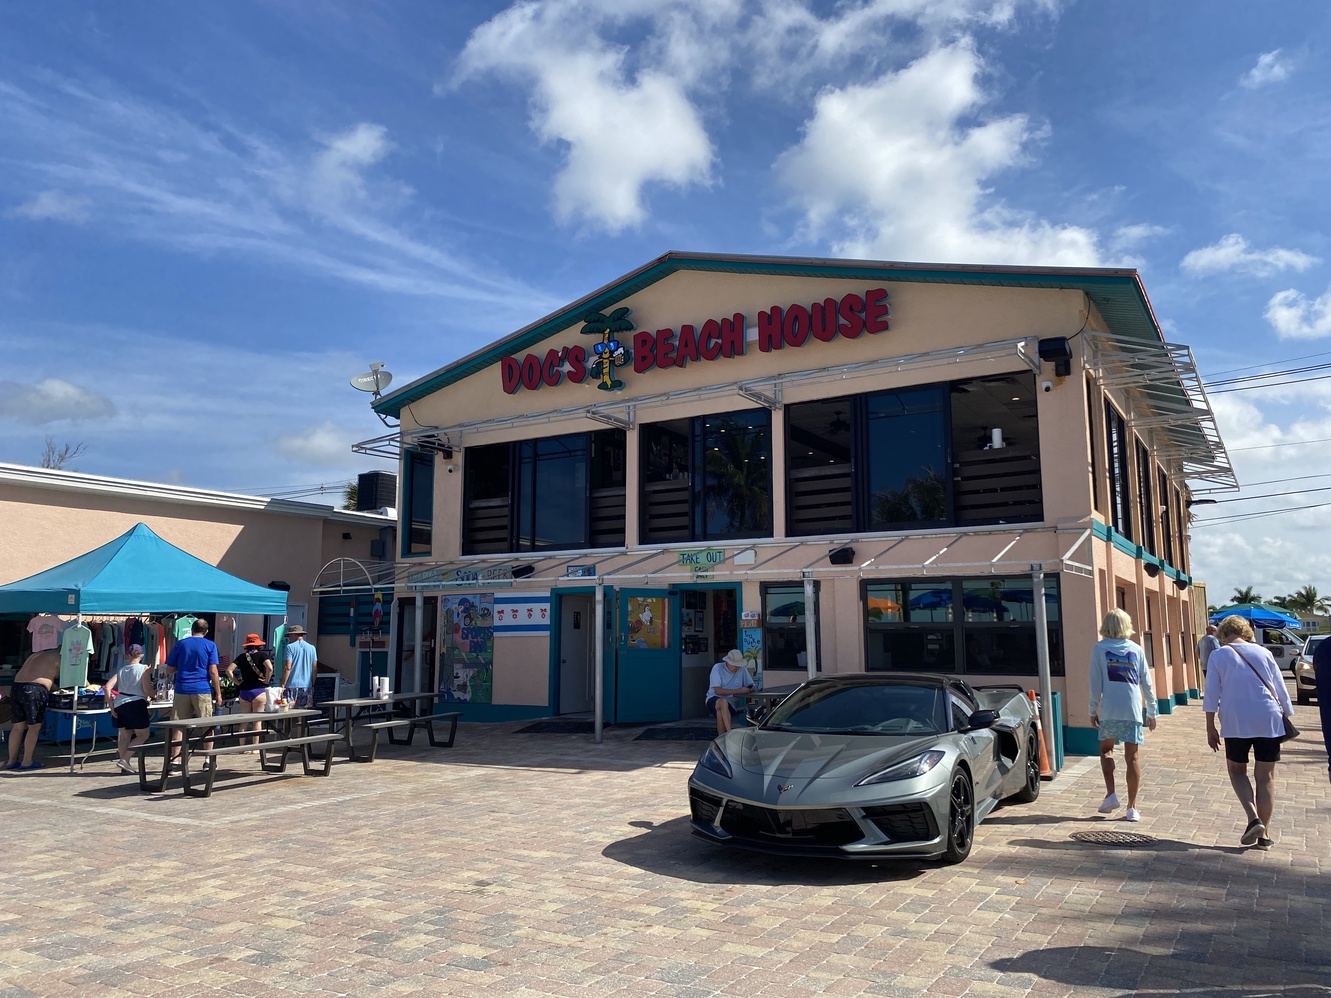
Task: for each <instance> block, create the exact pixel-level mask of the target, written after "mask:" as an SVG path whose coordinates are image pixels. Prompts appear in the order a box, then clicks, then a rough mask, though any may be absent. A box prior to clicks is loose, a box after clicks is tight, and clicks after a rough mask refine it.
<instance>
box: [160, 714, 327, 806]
mask: <svg viewBox="0 0 1331 998" xmlns="http://www.w3.org/2000/svg"><path fill="white" fill-rule="evenodd" d="M319 716H320V712H319V711H317V710H277V711H257V712H254V713H246V714H214V715H213V716H212V717H187V718H180V719H178V720H167V721H158V722H156V724H155V725H154V727H156V728H158V729H159V730H160V731H162V732H163V733H164V737H163V739H162V741H161V742H151V743H149V744H147V745H143V746H136V747H135V751H137V752H138V753H139V789H141V790H145V791H151V792H155V793H162V792H163V791H164V790H166V785H167V780H169V779H170V777H171V751H172V747H171V738H170V735H171V733H172V732H176V731H179V732H180V733H181V739H180V775H181V779H182V781H183V783H184V792H185V793H186V794H187V795H189V796H192V797H207V796H209V795H210V794H211V793H212V784H213V773H214V771H215V770H216V767H217V762H216V756H217V755H218V754H221V753H223V752H244V751H250V750H257V751H258V752H259V753H260V757H259V762H260V766H262V767H263V768H264V769H265V770H267V768H268V766H267V763H266V760H265V758H264V753H266V752H275V751H280V752H281V753H282V756H281V760H280V764H279V768H278V769H277V770H275V771H276V772H283V771H285V769H286V755H287V751H288V750H289V749H290V748H292V747H297V748H300V749H301V753H302V761H303V762H304V764H305V771H306V773H310V772H311V769H310V765H309V745H310V744H312V742H311V741H310V739H311V738H313V739H314V740H316V741H321V742H328V743H329V750H330V752H331V741H332V736H331V735H314V736H309V735H306V734H305V724H306V722H307V721H308V720H309V719H310V718H312V717H319ZM255 721H257V722H259V726H260V729H259V731H258V732H251V731H247V730H245V727H246V726H248V725H249V724H252V723H254V722H255ZM214 732H220V737H221V738H222V739H223V740H228V741H239V740H240V739H244V738H247V737H251V738H254V739H256V741H254V742H249V743H246V744H236V745H232V746H228V747H227V748H225V749H213V750H206V749H203V745H204V743H205V742H207V741H208V740H209V739H211V738H213V737H214ZM274 734H276V735H277V737H276V738H271V737H269V736H270V735H274ZM154 747H162V748H163V749H164V751H163V752H162V776H161V780H160V781H159V782H158V784H157V786H156V787H155V788H154V787H153V786H152V784H151V783H150V782H149V780H148V775H147V753H146V752H145V751H144V749H147V748H154ZM196 752H204V753H206V754H208V755H210V756H211V758H210V759H209V761H208V763H206V765H207V766H208V767H209V771H208V779H207V784H206V786H205V787H204V789H203V790H202V791H196V790H195V789H194V788H193V787H192V786H191V783H190V756H191V755H192V754H194V753H196ZM325 771H326V767H325Z"/></svg>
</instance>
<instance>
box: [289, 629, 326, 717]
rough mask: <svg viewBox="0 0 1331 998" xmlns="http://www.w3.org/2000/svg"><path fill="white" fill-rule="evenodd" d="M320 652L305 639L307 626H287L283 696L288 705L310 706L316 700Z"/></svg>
mask: <svg viewBox="0 0 1331 998" xmlns="http://www.w3.org/2000/svg"><path fill="white" fill-rule="evenodd" d="M318 658H319V653H318V651H317V650H316V649H315V647H314V645H312V644H310V643H309V642H308V641H306V640H305V628H303V627H301V626H300V625H299V624H293V625H292V626H291V627H288V628H287V651H286V656H285V661H284V662H283V665H282V687H283V693H282V696H283V697H284V698H285V699H286V702H287V706H288V707H297V708H300V707H309V706H310V705H311V704H312V703H313V702H314V697H313V686H314V669H315V666H317V665H318V664H319V663H318Z"/></svg>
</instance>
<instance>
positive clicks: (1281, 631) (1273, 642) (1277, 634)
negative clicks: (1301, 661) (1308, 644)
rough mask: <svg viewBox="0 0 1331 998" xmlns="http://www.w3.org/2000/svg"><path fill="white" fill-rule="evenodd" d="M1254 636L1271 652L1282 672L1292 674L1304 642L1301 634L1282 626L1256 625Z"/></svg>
mask: <svg viewBox="0 0 1331 998" xmlns="http://www.w3.org/2000/svg"><path fill="white" fill-rule="evenodd" d="M1256 638H1257V641H1258V642H1260V644H1261V646H1262V647H1263V648H1265V649H1266V650H1267V651H1269V652H1270V653H1271V657H1272V658H1274V659H1275V660H1276V665H1278V666H1280V669H1281V671H1282V672H1288V673H1289V674H1290V675H1294V672H1295V669H1294V662H1295V660H1296V659H1297V658H1298V657H1299V649H1300V648H1302V647H1303V644H1304V639H1303V635H1301V634H1298V633H1297V632H1295V631H1291V630H1288V629H1287V628H1284V627H1258V628H1256Z"/></svg>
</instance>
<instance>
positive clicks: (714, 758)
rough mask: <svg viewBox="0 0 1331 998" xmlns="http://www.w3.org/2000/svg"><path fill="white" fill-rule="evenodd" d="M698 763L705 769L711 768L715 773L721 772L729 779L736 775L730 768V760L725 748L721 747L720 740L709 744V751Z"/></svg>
mask: <svg viewBox="0 0 1331 998" xmlns="http://www.w3.org/2000/svg"><path fill="white" fill-rule="evenodd" d="M698 765H699V766H701V767H702V768H703V769H710V770H711V771H712V772H713V773H720V774H721V775H722V776H724V777H725V778H726V779H727V780H729V779H732V778H733V777H734V775H735V774H734V771H733V770H731V768H730V760H729V759H727V758H726V753H725V749H723V748H721V743H720V742H712V744H710V745H708V746H707V751H706V752H704V753H703V754H702V758H701V759H699V760H698Z"/></svg>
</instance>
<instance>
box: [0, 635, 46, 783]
mask: <svg viewBox="0 0 1331 998" xmlns="http://www.w3.org/2000/svg"><path fill="white" fill-rule="evenodd" d="M59 678H60V652H58V651H39V652H33V654H31V655H29V656H28V660H27V661H26V662H24V663H23V667H22V668H21V669H19V671H18V675H16V676H15V677H14V686H13V688H12V689H11V690H10V691H9V696H10V698H11V699H12V701H13V707H14V727H13V730H11V731H10V732H9V761H8V762H5V763H0V769H13V770H20V769H40V768H41V765H42V764H41V763H40V762H34V761H33V758H32V754H33V753H34V752H36V751H37V738H38V736H40V735H41V733H42V721H43V719H44V718H45V717H46V704H47V702H48V701H49V700H50V698H51V689H52V687H54V686H55V684H56V680H57V679H59ZM20 749H22V750H23V762H22V763H20V762H19V758H18V757H19V750H20Z"/></svg>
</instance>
